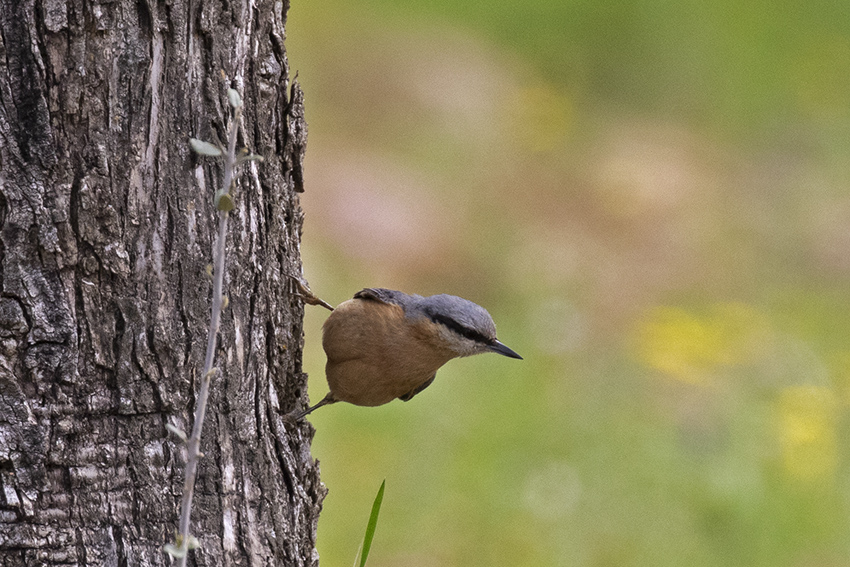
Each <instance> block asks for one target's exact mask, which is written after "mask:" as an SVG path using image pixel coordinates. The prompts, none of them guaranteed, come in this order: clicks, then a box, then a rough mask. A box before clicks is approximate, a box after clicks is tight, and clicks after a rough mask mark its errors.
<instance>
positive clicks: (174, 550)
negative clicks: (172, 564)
mask: <svg viewBox="0 0 850 567" xmlns="http://www.w3.org/2000/svg"><path fill="white" fill-rule="evenodd" d="M162 550H163V551H164V552H166V553H167V554H168V555H170V556H171V557H173V558H174V559H183V558H184V557H186V550H185V549H183V548H181V547H178V546H176V545H174V544H173V543H166V544H165V545H164V546H163V547H162Z"/></svg>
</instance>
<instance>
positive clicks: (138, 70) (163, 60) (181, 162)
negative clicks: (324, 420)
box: [0, 0, 324, 566]
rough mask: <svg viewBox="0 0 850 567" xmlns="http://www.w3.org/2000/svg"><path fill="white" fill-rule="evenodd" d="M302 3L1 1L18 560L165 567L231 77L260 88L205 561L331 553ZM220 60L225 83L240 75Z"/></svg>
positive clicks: (7, 494)
mask: <svg viewBox="0 0 850 567" xmlns="http://www.w3.org/2000/svg"><path fill="white" fill-rule="evenodd" d="M287 8H288V3H280V2H274V1H272V0H245V1H242V2H236V3H228V2H220V1H216V0H212V1H203V2H194V1H191V0H170V1H169V2H161V3H157V2H154V1H153V0H140V1H138V2H136V1H130V0H111V1H103V2H98V1H96V0H95V1H92V0H67V1H66V0H0V489H2V490H0V565H2V566H11V565H57V564H62V565H66V564H78V565H134V566H136V565H167V564H170V563H171V560H170V558H168V556H167V555H165V554H164V553H163V552H162V546H163V544H165V543H167V542H168V541H171V540H173V538H174V531H175V529H176V525H177V515H178V508H179V501H180V490H181V487H182V481H183V466H184V462H185V448H184V447H183V445H182V444H181V443H180V442H179V441H178V440H176V439H175V437H174V436H173V435H169V433H168V432H167V430H166V428H165V424H166V423H167V422H168V421H171V422H173V423H175V424H176V425H178V426H180V427H182V428H183V429H184V430H186V431H189V430H190V429H191V425H192V418H191V415H190V414H191V411H192V409H193V406H194V396H195V391H196V385H197V383H198V382H199V378H200V377H199V376H198V374H199V373H200V369H201V368H202V365H203V354H204V348H205V346H206V345H205V336H206V329H207V325H208V324H209V306H210V293H211V285H210V279H209V277H208V275H207V273H206V267H207V265H208V264H209V263H210V262H211V250H212V242H213V239H214V236H215V228H216V215H215V211H214V207H213V204H212V203H213V193H214V192H215V190H216V189H217V188H218V183H220V181H219V180H220V178H221V169H220V164H219V163H217V162H216V161H215V160H211V159H206V160H204V159H201V158H199V157H197V156H195V155H194V154H192V153H191V151H190V149H189V146H188V144H187V141H188V138H189V137H190V136H194V137H198V138H201V139H208V140H209V139H212V138H213V137H214V136H216V135H218V137H220V138H223V137H224V134H223V126H224V124H225V122H226V117H227V113H228V111H229V109H228V106H227V102H226V101H227V99H226V94H225V88H224V87H225V86H234V87H235V88H237V89H238V90H239V91H240V92H241V94H242V98H243V100H244V102H245V111H244V112H245V120H244V133H245V140H244V145H246V146H248V147H250V148H251V149H252V150H253V151H254V152H255V153H258V154H261V155H263V156H264V157H265V158H266V161H265V162H264V163H262V164H249V165H246V166H243V167H242V168H241V169H240V171H239V172H238V177H237V181H236V184H237V185H236V188H235V189H234V191H233V194H234V196H235V200H236V203H237V209H236V210H235V211H234V212H233V213H232V215H231V221H230V230H229V235H228V239H229V240H228V260H227V276H226V280H225V290H226V291H225V292H226V294H227V295H228V297H229V300H230V301H229V306H228V307H227V309H226V310H225V312H224V314H223V319H222V325H221V334H220V343H219V344H220V348H219V353H218V356H217V363H216V364H217V366H218V367H219V368H220V369H221V370H222V372H221V374H220V375H219V376H218V377H217V378H216V379H215V382H214V384H213V389H212V396H211V400H210V406H209V410H208V412H209V413H208V417H207V422H206V425H205V430H204V435H203V438H202V441H201V449H202V451H203V452H204V453H205V457H204V459H203V460H202V462H201V466H200V471H199V477H198V484H197V489H196V495H195V506H194V511H193V517H192V520H193V521H192V526H193V533H194V534H195V535H197V537H198V539H199V540H200V542H201V545H202V548H201V549H200V550H197V551H195V552H193V554H194V555H193V559H192V561H193V562H195V563H196V564H199V565H207V564H209V565H313V564H315V563H317V559H316V554H315V549H314V544H315V530H316V522H317V519H318V514H319V510H320V507H321V500H322V497H323V495H324V488H323V486H322V485H321V483H320V481H319V476H318V467H317V466H316V464H315V462H314V461H313V459H312V457H311V455H310V451H309V444H310V440H311V436H312V430H311V429H309V426H308V425H303V426H300V427H297V428H295V427H290V428H289V430H287V429H284V427H283V423H282V421H281V418H280V412H286V411H289V410H291V409H292V408H293V407H294V406H295V405H296V403H297V402H298V400H300V399H301V398H302V397H303V395H304V390H305V389H306V381H305V378H306V377H305V376H304V374H303V373H302V372H301V341H302V326H301V325H302V314H303V312H302V303H301V302H300V300H299V299H298V297H297V296H295V295H293V294H292V293H291V292H290V289H291V288H290V286H288V285H287V281H288V278H287V275H289V274H298V273H300V256H299V240H300V230H301V221H302V215H301V211H300V208H299V204H298V196H297V194H296V190H300V188H301V185H302V183H303V181H302V179H303V176H302V173H301V160H302V157H303V151H304V143H305V138H306V127H305V124H304V119H303V108H302V99H301V95H300V90H299V89H298V87H297V85H292V86H291V88H290V85H289V83H288V78H287V77H288V71H289V70H288V65H287V60H286V53H285V51H284V37H285V32H284V24H285V17H286V9H287ZM223 75H224V76H226V77H227V79H226V80H225V79H223Z"/></svg>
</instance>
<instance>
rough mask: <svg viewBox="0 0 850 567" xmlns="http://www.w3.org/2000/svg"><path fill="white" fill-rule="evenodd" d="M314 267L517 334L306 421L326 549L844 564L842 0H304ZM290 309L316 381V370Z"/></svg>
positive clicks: (321, 281)
mask: <svg viewBox="0 0 850 567" xmlns="http://www.w3.org/2000/svg"><path fill="white" fill-rule="evenodd" d="M287 31H288V34H289V37H288V38H287V42H288V43H287V48H288V53H289V56H290V58H291V62H292V65H293V69H295V70H297V71H299V80H300V81H302V83H303V85H304V88H305V93H306V105H307V118H308V121H309V125H310V142H309V147H308V152H307V179H306V192H305V193H304V195H303V199H302V205H303V207H304V210H305V213H306V224H305V234H304V249H303V256H304V266H305V273H306V275H307V277H308V279H309V280H310V283H311V287H312V288H313V290H314V291H316V293H317V294H319V295H320V296H322V297H323V298H324V299H326V300H328V301H330V302H331V303H339V302H341V301H343V300H345V299H347V298H349V297H351V295H353V293H354V292H356V291H357V290H358V289H360V288H363V287H367V286H383V287H391V288H396V289H402V290H404V291H408V292H415V293H421V294H431V293H440V292H446V293H454V294H457V295H460V296H463V297H466V298H468V299H471V300H473V301H476V302H478V303H480V304H481V305H484V306H485V307H487V308H488V309H489V310H490V312H491V313H492V314H493V316H494V319H495V320H496V322H497V325H498V327H499V336H500V339H501V340H502V341H503V342H505V343H506V344H508V345H509V346H511V347H512V348H514V349H515V350H517V352H519V353H520V354H522V355H523V356H524V357H525V360H523V361H514V360H508V359H504V358H501V357H496V356H481V357H474V358H472V359H464V360H456V361H452V362H450V363H449V364H448V365H447V366H446V367H445V368H444V369H442V370H441V371H440V372H439V373H438V377H437V380H436V381H435V383H434V384H433V385H432V386H431V387H429V388H428V389H427V390H425V391H424V392H423V393H421V394H420V395H418V396H417V397H416V398H415V399H414V400H412V401H411V402H409V403H402V402H393V403H391V404H388V405H386V406H383V407H380V408H356V407H352V406H349V405H346V404H338V405H334V406H331V407H329V408H323V409H321V410H319V411H318V412H316V414H314V415H313V416H311V421H312V422H313V423H314V424H315V425H316V429H317V434H316V438H315V442H314V454H315V455H316V456H317V457H318V458H319V459H320V460H321V465H322V473H323V479H324V481H325V483H326V484H327V485H328V488H329V489H330V492H329V495H328V497H327V500H326V502H325V508H324V512H323V514H322V518H321V520H320V523H319V543H318V547H319V552H320V554H321V556H322V564H323V565H341V564H347V563H346V562H347V561H349V560H350V553H351V549H354V548H356V547H357V544H358V542H359V539H360V537H361V535H362V520H361V517H360V511H361V510H363V509H365V508H366V507H368V506H369V502H370V499H371V497H372V490H373V489H374V486H375V485H376V483H377V482H378V481H379V480H380V479H381V478H387V479H388V481H389V482H390V483H391V486H392V491H391V492H390V493H388V494H387V498H386V499H385V501H384V503H383V512H382V517H381V537H380V538H379V541H377V542H376V543H375V546H374V548H373V549H372V554H371V556H370V562H371V563H370V564H371V565H375V566H384V565H386V566H388V565H406V566H423V567H430V566H436V565H440V566H463V567H472V566H477V565H481V566H484V565H487V566H493V565H505V566H508V565H510V566H512V567H514V566H524V565H528V566H532V565H533V566H538V565H553V566H559V565H564V566H567V565H569V566H582V565H586V566H592V567H601V566H605V565H611V566H618V567H621V566H629V565H635V566H638V565H640V566H644V565H656V566H664V565H671V566H673V565H676V566H679V565H682V564H686V565H694V566H701V565H705V566H715V565H752V566H759V565H764V566H768V565H769V566H789V567H791V566H793V567H796V566H809V565H830V566H838V565H848V566H850V498H848V496H850V492H848V488H850V486H849V485H850V470H848V457H850V450H848V441H850V430H848V419H847V414H848V409H847V408H848V404H850V293H848V291H847V290H848V285H850V159H848V157H850V3H848V2H846V1H835V0H816V1H815V2H807V3H803V2H764V1H756V2H749V3H740V2H732V1H731V0H722V1H718V2H711V3H704V2H692V1H687V0H686V1H685V2H679V3H669V2H657V1H653V0H639V1H636V2H613V1H607V2H587V1H584V0H567V1H558V2H556V1H552V0H530V1H528V2H524V3H515V2H505V1H498V0H497V1H490V2H481V1H478V2H474V1H473V2H449V1H445V0H429V1H428V2H425V1H423V0H409V1H408V2H405V3H403V4H402V3H398V2H390V1H389V0H354V1H349V2H342V1H341V0H328V1H326V2H321V3H317V2H296V3H294V4H293V6H292V9H291V12H290V17H289V22H288V29H287ZM324 317H325V313H323V312H321V310H316V309H313V310H308V314H307V331H306V340H305V344H306V346H305V367H306V370H307V371H308V372H309V373H310V375H311V382H310V397H311V399H313V400H317V399H320V398H321V397H322V395H324V393H325V391H326V385H325V383H324V373H323V364H324V355H323V353H322V351H321V346H320V344H321V340H320V335H321V331H320V327H321V323H322V321H323V319H324Z"/></svg>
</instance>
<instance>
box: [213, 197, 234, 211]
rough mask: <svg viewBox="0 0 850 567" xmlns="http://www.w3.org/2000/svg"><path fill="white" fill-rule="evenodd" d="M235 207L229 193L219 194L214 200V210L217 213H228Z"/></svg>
mask: <svg viewBox="0 0 850 567" xmlns="http://www.w3.org/2000/svg"><path fill="white" fill-rule="evenodd" d="M234 207H235V205H234V203H233V197H231V196H230V194H229V193H220V194H219V195H218V196H216V198H215V208H216V209H218V210H219V211H225V212H230V211H232V210H233V208H234Z"/></svg>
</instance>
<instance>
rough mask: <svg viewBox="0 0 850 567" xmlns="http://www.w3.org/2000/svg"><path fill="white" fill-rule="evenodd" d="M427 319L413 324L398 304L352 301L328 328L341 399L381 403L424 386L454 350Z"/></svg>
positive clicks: (330, 372)
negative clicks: (440, 339)
mask: <svg viewBox="0 0 850 567" xmlns="http://www.w3.org/2000/svg"><path fill="white" fill-rule="evenodd" d="M432 325H434V323H432V322H431V321H428V320H427V319H421V320H417V321H415V322H411V321H409V320H408V319H406V318H405V317H404V311H403V310H402V309H401V307H399V306H397V305H388V304H384V303H379V302H375V301H367V300H361V299H352V300H349V301H346V302H345V303H342V304H341V305H340V306H339V307H337V308H336V309H335V310H334V311H333V313H331V315H330V317H328V319H327V321H325V324H324V327H323V328H322V346H323V347H324V349H325V354H327V357H328V362H327V366H326V367H325V372H326V374H327V379H328V386H329V387H330V390H331V392H332V393H333V395H334V397H335V398H337V399H338V400H340V401H345V402H349V403H352V404H355V405H359V406H378V405H381V404H385V403H387V402H390V401H392V400H394V399H395V398H397V397H399V396H403V395H405V394H407V393H408V392H410V391H411V390H413V389H415V388H416V387H418V386H420V385H422V384H423V383H424V382H426V381H427V380H428V379H430V378H431V376H433V375H434V373H435V372H436V371H437V369H438V368H440V366H442V365H443V364H445V363H446V362H448V361H449V360H450V359H451V358H453V354H452V353H451V352H449V351H448V350H447V349H445V348H443V347H441V346H440V343H439V342H438V340H437V339H438V336H437V334H436V332H435V330H434V329H432V327H431V326H432Z"/></svg>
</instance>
